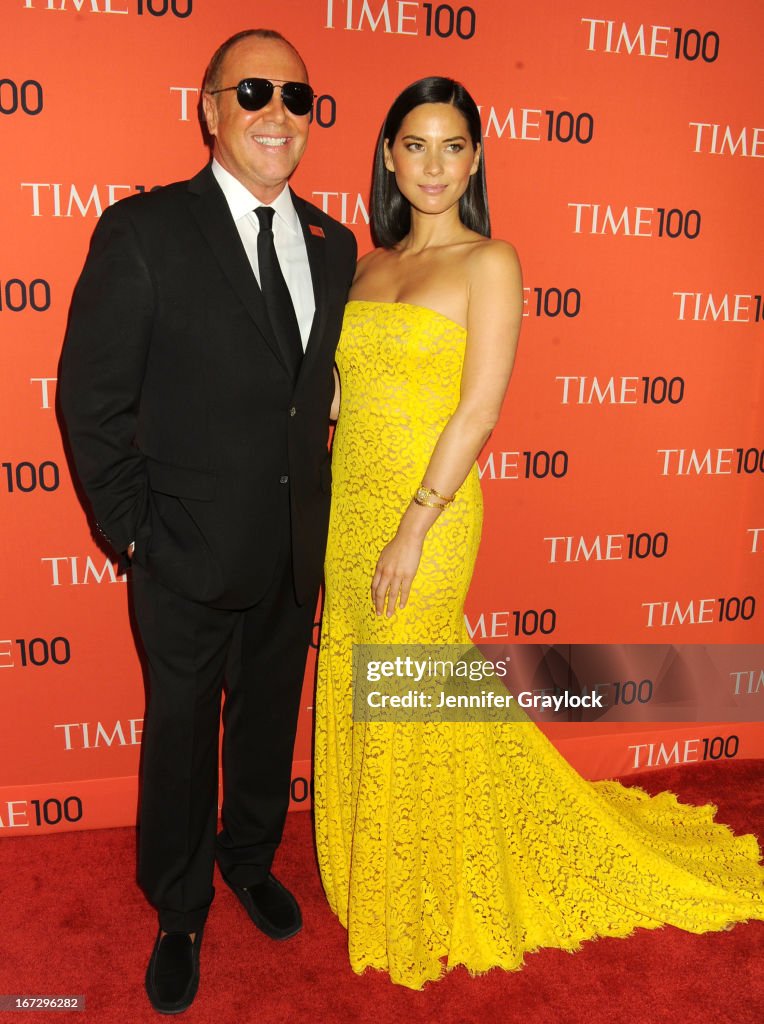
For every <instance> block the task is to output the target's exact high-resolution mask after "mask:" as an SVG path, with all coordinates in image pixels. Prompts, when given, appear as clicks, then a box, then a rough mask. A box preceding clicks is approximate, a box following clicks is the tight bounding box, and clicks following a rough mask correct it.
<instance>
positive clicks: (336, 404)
mask: <svg viewBox="0 0 764 1024" xmlns="http://www.w3.org/2000/svg"><path fill="white" fill-rule="evenodd" d="M332 373H333V374H334V398H332V407H331V409H330V410H329V419H330V420H331V421H332V423H336V422H337V417H338V416H339V414H340V375H339V373H338V372H337V367H336V366H333V367H332Z"/></svg>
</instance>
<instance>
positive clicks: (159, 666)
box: [132, 530, 315, 932]
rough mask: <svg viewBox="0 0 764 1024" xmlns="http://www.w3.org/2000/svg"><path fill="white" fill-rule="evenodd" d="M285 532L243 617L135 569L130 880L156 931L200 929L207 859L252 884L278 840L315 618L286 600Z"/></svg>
mask: <svg viewBox="0 0 764 1024" xmlns="http://www.w3.org/2000/svg"><path fill="white" fill-rule="evenodd" d="M284 533H285V537H284V538H283V543H282V545H281V546H282V549H283V557H282V558H280V559H279V563H278V568H277V570H276V573H275V574H274V578H273V581H272V583H271V585H270V587H269V588H268V591H267V593H266V595H265V597H263V598H262V600H260V601H259V602H258V603H257V604H256V605H254V606H253V607H251V608H246V609H243V610H229V609H221V608H212V607H209V606H207V605H203V604H198V603H196V602H194V601H189V600H187V599H185V598H183V597H181V596H179V595H178V594H175V593H173V592H172V591H170V590H168V589H167V588H165V587H163V586H162V585H161V584H159V583H158V582H157V581H156V580H154V579H153V578H152V577H151V576H150V574H149V573H148V572H147V571H146V570H145V569H143V568H142V567H141V566H138V565H135V564H134V565H133V587H132V595H133V608H134V612H135V618H136V622H137V625H138V630H139V632H140V635H141V640H142V643H143V647H144V649H145V652H146V657H147V660H148V667H149V696H148V704H147V710H146V718H145V721H144V731H143V750H142V770H141V804H140V816H139V829H140V831H139V841H138V881H139V883H140V885H141V886H142V888H143V890H144V892H145V893H146V896H147V897H148V899H149V900H150V902H151V903H152V904H153V905H154V906H155V907H156V909H157V910H158V912H159V924H160V926H161V928H163V929H164V930H165V931H187V932H193V931H196V930H197V929H198V928H200V927H201V926H202V925H203V924H204V921H205V919H206V916H207V912H208V910H209V906H210V904H211V902H212V899H213V896H214V894H215V890H214V888H213V886H212V877H213V869H214V862H215V858H216V857H217V861H218V864H219V866H220V868H221V870H222V872H223V873H224V875H225V876H226V877H227V878H228V879H230V880H231V881H232V882H235V883H236V884H237V885H240V886H247V885H256V884H257V883H258V882H261V881H263V880H264V879H265V878H266V877H267V874H268V871H269V870H270V866H271V863H272V861H273V856H274V854H275V852H276V849H277V847H278V845H279V842H280V840H281V834H282V831H283V827H284V820H285V817H286V812H287V809H288V806H289V791H290V783H291V769H292V756H293V750H294V737H295V732H296V728H297V718H298V714H299V709H300V696H301V692H302V682H303V673H304V670H305V659H306V655H307V651H308V646H309V643H310V638H311V635H312V628H313V615H314V611H315V601H310V602H307V603H306V604H305V605H299V604H298V603H297V600H296V598H295V593H294V584H293V579H292V561H291V553H290V544H289V539H288V534H287V531H286V530H285V531H284ZM255 540H256V539H255V538H253V542H254V541H255ZM224 679H225V704H224V708H223V757H222V761H223V790H224V798H223V808H222V823H223V828H222V831H221V832H220V834H219V835H218V836H217V840H216V836H215V833H216V830H217V810H218V749H219V748H218V744H219V722H220V703H221V694H222V691H223V683H224Z"/></svg>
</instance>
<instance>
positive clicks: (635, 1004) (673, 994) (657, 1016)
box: [0, 761, 764, 1024]
mask: <svg viewBox="0 0 764 1024" xmlns="http://www.w3.org/2000/svg"><path fill="white" fill-rule="evenodd" d="M622 781H628V780H622ZM631 781H632V782H633V783H634V784H636V785H640V786H642V788H644V789H646V790H648V791H649V792H651V793H653V792H658V791H659V790H661V789H672V790H673V791H674V792H676V793H677V794H678V795H679V796H680V798H681V799H683V800H685V801H687V802H691V803H707V802H713V803H715V804H716V805H717V806H718V807H719V814H718V820H720V821H723V822H726V823H727V824H729V825H730V826H731V827H732V828H733V829H734V831H735V832H738V833H741V832H754V833H756V834H757V835H758V836H759V837H762V836H764V764H763V763H762V762H760V761H759V762H757V761H740V762H735V761H728V762H724V763H718V764H708V765H697V766H688V767H683V768H680V769H670V770H666V771H661V772H654V773H647V774H643V775H639V776H634V777H633V778H632V780H631ZM134 846H135V835H134V832H133V830H131V829H112V830H106V831H96V832H74V833H69V834H64V835H57V836H41V837H38V838H27V839H25V838H18V839H17V838H14V839H5V840H4V841H3V842H2V843H0V864H1V865H2V872H3V875H2V877H3V880H4V884H3V895H2V908H3V924H2V941H1V943H0V946H1V948H2V955H1V956H0V994H8V993H25V994H38V995H39V994H46V995H50V994H59V995H64V994H84V995H85V997H86V1001H87V1009H86V1012H85V1013H83V1014H78V1013H74V1014H62V1013H55V1014H53V1013H50V1012H47V1013H43V1012H36V1013H34V1014H32V1015H31V1019H32V1020H33V1021H35V1022H40V1021H46V1020H56V1021H59V1022H61V1021H64V1020H71V1021H77V1020H88V1021H90V1020H92V1021H99V1022H100V1021H103V1022H105V1024H112V1022H114V1024H116V1022H120V1024H122V1022H125V1024H133V1022H142V1021H155V1022H156V1021H158V1020H160V1019H161V1017H160V1016H159V1015H158V1014H155V1013H154V1012H153V1011H152V1010H151V1008H150V1006H149V1004H148V1001H147V999H146V995H145V992H144V991H143V973H144V970H145V967H146V961H147V959H148V956H149V953H150V951H151V946H152V943H153V941H154V935H155V924H154V915H153V912H152V911H151V909H150V908H149V907H148V905H147V904H146V902H145V901H144V899H143V896H142V894H141V893H140V891H139V889H138V888H137V886H136V884H135V882H134ZM275 870H276V873H277V875H278V876H279V877H280V878H281V879H282V880H283V881H284V882H285V883H286V884H287V885H288V886H289V887H290V888H291V889H293V890H294V892H295V893H296V894H297V896H298V899H299V900H300V903H301V904H302V908H303V915H304V919H305V927H304V929H303V931H302V932H301V933H300V934H299V935H298V936H296V937H295V938H294V939H291V940H289V941H288V942H286V943H275V942H271V941H269V940H268V939H266V938H265V937H264V936H262V935H261V934H259V933H258V932H257V931H256V930H255V929H254V928H253V926H252V925H251V924H250V923H249V920H248V919H247V917H246V916H245V914H244V912H243V910H242V909H241V908H240V906H239V904H238V903H237V901H236V900H235V898H234V897H233V895H232V894H231V893H230V892H229V891H228V890H227V889H226V887H225V885H223V884H222V883H220V882H219V884H217V893H218V894H217V898H216V900H215V904H214V906H213V908H212V912H211V914H210V918H209V921H208V923H207V929H206V934H205V938H204V945H203V946H202V982H201V986H200V990H199V995H198V996H197V998H196V1001H195V1003H194V1005H193V1007H192V1008H191V1009H190V1010H189V1011H187V1013H186V1014H184V1015H183V1017H182V1019H183V1020H184V1021H188V1022H189V1024H213V1022H214V1024H229V1022H231V1024H234V1022H236V1024H239V1022H242V1024H247V1022H250V1021H252V1022H255V1021H258V1022H262V1024H287V1022H288V1024H293V1022H296V1021H306V1022H307V1021H311V1022H312V1021H317V1022H321V1024H325V1022H328V1024H346V1022H347V1024H350V1022H352V1024H356V1022H359V1024H361V1022H370V1024H371V1022H373V1024H393V1022H396V1024H398V1022H405V1024H409V1022H411V1024H420V1022H421V1024H425V1022H427V1024H430V1022H433V1021H434V1022H437V1024H494V1022H496V1024H498V1022H501V1024H504V1022H522V1024H537V1022H538V1024H591V1022H595V1024H598V1022H602V1024H642V1022H645V1024H701V1022H702V1024H709V1022H713V1024H761V1022H762V1021H764V978H763V977H762V975H763V974H764V972H763V971H762V953H764V922H752V923H750V924H742V925H738V926H737V927H735V928H733V929H732V930H731V931H729V932H719V933H713V934H708V935H702V936H696V935H688V934H686V933H684V932H681V931H678V930H676V929H674V928H665V929H662V930H658V931H637V932H635V934H634V935H632V936H630V937H629V938H627V939H600V940H597V941H595V942H590V943H587V944H586V945H585V947H584V949H583V950H582V951H581V952H579V953H575V954H569V953H563V952H560V951H556V950H543V951H541V952H539V953H534V954H531V955H529V956H528V957H527V958H526V965H525V967H524V968H523V970H522V971H518V972H515V973H512V974H507V973H503V972H500V971H493V972H491V973H490V974H488V975H485V976H483V977H480V978H470V977H469V975H468V974H467V973H466V972H465V971H463V970H461V969H460V970H457V971H454V972H453V973H451V974H449V975H448V976H447V977H446V978H445V979H444V980H443V981H441V982H438V983H435V984H431V985H429V986H428V987H427V988H426V989H425V991H424V992H411V991H408V990H406V989H402V988H398V987H396V986H394V985H392V984H390V982H389V981H388V979H387V977H386V976H385V975H382V974H368V973H367V974H366V975H364V976H363V977H357V976H356V975H354V974H353V973H352V971H351V970H350V968H349V966H348V963H347V957H346V954H345V934H344V932H343V930H342V928H341V927H340V926H339V924H338V923H337V921H336V920H335V919H334V918H333V917H332V915H331V913H330V912H329V910H328V908H327V906H326V904H325V902H324V899H323V895H322V891H321V884H320V882H319V879H318V873H317V869H316V863H315V858H314V854H313V845H312V836H311V821H310V815H308V814H304V813H296V814H290V815H289V820H288V823H287V829H286V835H285V838H284V842H283V844H282V847H281V850H280V852H279V857H278V860H277V863H276V869H275ZM2 1016H3V1018H4V1019H7V1020H19V1017H10V1016H6V1015H5V1014H3V1015H2ZM27 1019H29V1018H27Z"/></svg>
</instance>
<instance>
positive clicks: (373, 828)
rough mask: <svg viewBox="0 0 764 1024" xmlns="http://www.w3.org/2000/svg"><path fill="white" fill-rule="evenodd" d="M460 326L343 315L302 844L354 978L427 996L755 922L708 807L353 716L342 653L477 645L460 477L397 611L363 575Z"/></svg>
mask: <svg viewBox="0 0 764 1024" xmlns="http://www.w3.org/2000/svg"><path fill="white" fill-rule="evenodd" d="M465 344H466V331H465V330H464V328H463V327H461V326H460V325H458V324H456V323H454V322H453V321H451V320H449V319H448V318H446V317H444V316H442V315H441V314H438V313H435V312H433V311H431V310H427V309H424V308H422V307H419V306H412V305H409V304H406V303H379V302H360V301H351V302H349V303H348V306H347V310H346V314H345V322H344V326H343V332H342V337H341V340H340V344H339V348H338V353H337V365H338V368H339V372H340V378H341V385H342V404H341V412H340V418H339V421H338V424H337V428H336V432H335V439H334V452H333V495H332V512H331V521H330V526H329V543H328V549H327V558H326V597H325V603H324V616H323V623H322V633H321V649H320V654H319V664H318V684H317V694H316V742H315V817H316V844H317V849H318V858H319V866H320V870H321V877H322V881H323V884H324V889H325V891H326V894H327V898H328V900H329V903H330V905H331V907H332V910H333V911H334V913H335V914H336V915H337V916H338V918H339V919H340V921H341V922H342V924H343V925H344V926H345V927H346V928H347V930H348V949H349V955H350V962H351V965H352V967H353V969H354V970H355V971H357V972H359V973H360V972H362V971H363V970H364V969H366V968H368V967H374V968H378V969H382V970H385V971H387V972H388V973H389V974H390V977H391V979H392V980H393V981H394V982H397V983H399V984H402V985H406V986H408V987H410V988H414V989H419V988H421V987H422V986H423V985H424V984H425V983H426V982H427V981H430V980H434V979H436V978H438V977H440V976H441V975H442V974H443V972H444V970H449V969H452V968H453V967H455V966H456V965H457V964H463V965H464V966H466V967H467V969H468V970H469V971H470V972H472V973H475V974H477V973H482V972H484V971H487V970H489V969H491V968H493V967H501V968H504V969H506V970H517V969H519V968H520V967H521V966H522V963H523V958H524V955H525V954H526V953H528V952H531V951H533V950H536V949H539V948H541V947H555V948H559V949H565V950H570V951H572V950H575V949H578V948H579V947H580V944H581V942H582V941H584V940H587V939H593V938H596V937H597V936H607V935H609V936H626V935H628V934H629V933H630V932H632V931H633V930H634V928H636V927H643V928H659V927H662V926H663V925H665V924H671V925H675V926H677V927H679V928H683V929H685V930H687V931H690V932H696V933H702V932H706V931H715V930H719V929H723V928H727V927H731V926H732V925H733V924H734V923H736V922H739V921H745V920H749V919H754V918H757V919H764V869H762V868H761V867H760V866H759V859H760V850H759V845H758V842H757V840H756V838H755V837H754V836H752V835H743V836H735V835H733V834H732V832H731V831H730V830H729V829H728V828H727V826H725V825H722V824H719V823H717V822H715V821H714V814H715V811H716V808H715V807H713V806H712V805H710V804H709V805H706V806H702V807H696V806H691V805H685V804H681V803H679V802H678V801H677V798H676V797H675V796H674V794H672V793H668V792H664V793H660V794H659V795H657V796H655V797H650V796H648V795H647V794H646V793H645V792H644V791H643V790H641V789H639V788H638V787H631V788H627V787H624V786H622V785H621V784H620V783H618V782H615V781H612V780H606V781H602V782H588V781H587V780H585V779H583V778H582V777H581V776H580V775H578V773H577V772H575V771H574V769H573V768H572V767H571V766H570V765H569V764H568V763H567V762H566V761H565V760H564V758H562V757H561V755H560V754H559V753H558V752H557V750H556V749H555V748H554V746H553V745H552V744H551V743H550V742H549V741H548V740H547V739H546V737H545V736H544V734H543V733H542V732H541V731H540V730H539V729H538V728H537V727H536V726H535V725H534V724H533V723H532V722H530V721H529V720H528V719H527V718H526V717H525V716H524V715H523V714H522V712H520V713H519V714H518V720H517V721H513V722H503V723H496V722H465V723H453V722H440V723H438V722H395V723H391V722H367V723H364V722H354V721H353V716H352V709H353V688H352V646H353V644H354V643H356V644H358V643H380V644H383V643H391V644H392V643H398V644H402V643H426V644H430V643H432V644H438V643H447V644H460V643H469V637H468V634H467V632H466V627H465V624H464V617H463V608H464V601H465V598H466V595H467V590H468V588H469V584H470V580H471V577H472V571H473V568H474V565H475V560H476V557H477V550H478V545H479V541H480V531H481V525H482V497H481V492H480V482H479V479H478V474H477V468H476V467H473V469H472V471H471V472H470V475H469V476H468V478H467V480H466V481H465V483H464V484H463V485H462V487H461V488H460V489H459V492H458V494H457V496H456V500H455V501H454V503H453V504H452V505H451V506H449V507H448V509H446V510H445V511H444V512H443V513H441V515H440V516H439V517H438V519H437V520H436V522H435V524H434V525H433V527H432V528H431V530H430V531H429V533H428V535H427V538H426V540H425V545H424V550H423V555H422V561H421V564H420V568H419V571H418V573H417V575H416V577H415V580H414V584H413V587H412V591H411V597H410V599H409V603H408V605H407V607H406V608H405V609H404V610H403V611H398V612H396V614H395V615H394V616H393V617H392V619H387V618H384V617H377V615H376V614H375V612H374V609H373V606H372V602H371V579H372V576H373V573H374V569H375V566H376V563H377V559H378V557H379V554H380V551H381V550H382V548H383V547H384V545H385V544H386V543H387V542H388V541H389V540H390V539H391V538H392V537H393V535H394V534H395V531H396V529H397V526H398V523H399V522H400V518H401V515H402V514H403V512H404V510H405V508H406V507H407V505H408V503H409V502H410V501H411V498H412V496H413V494H414V492H415V490H416V488H417V487H418V486H419V484H420V482H421V480H422V477H423V475H424V472H425V469H426V467H427V464H428V462H429V459H430V455H431V454H432V450H433V448H434V446H435V443H436V441H437V438H438V436H439V434H440V432H441V431H442V429H443V427H444V426H445V424H446V422H447V421H448V419H449V417H450V416H451V414H452V413H453V411H454V410H455V408H456V406H457V404H458V401H459V384H460V377H461V368H462V362H463V359H464V349H465Z"/></svg>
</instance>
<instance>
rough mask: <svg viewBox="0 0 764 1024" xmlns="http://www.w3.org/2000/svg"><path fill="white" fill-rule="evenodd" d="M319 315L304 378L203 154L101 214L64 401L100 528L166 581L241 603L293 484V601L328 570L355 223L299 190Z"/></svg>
mask: <svg viewBox="0 0 764 1024" xmlns="http://www.w3.org/2000/svg"><path fill="white" fill-rule="evenodd" d="M292 198H293V200H294V205H295V208H296V210H297V214H298V216H299V219H300V223H301V225H302V229H303V232H304V235H305V242H306V245H307V250H308V258H309V262H310V269H311V274H312V277H313V287H314V291H315V300H316V315H315V319H314V322H313V328H312V331H311V335H310V339H309V342H308V345H307V349H306V354H305V357H304V359H303V362H302V366H301V369H300V373H299V377H298V379H297V382H296V384H294V385H293V383H292V381H291V378H290V375H289V373H288V370H287V367H286V363H285V361H284V359H283V358H282V355H281V352H280V349H279V345H278V342H277V340H276V338H275V337H274V335H273V333H272V331H271V328H270V324H269V322H268V316H267V313H266V310H265V304H264V301H263V297H262V294H261V292H260V289H259V287H258V285H257V281H256V279H255V277H254V275H253V273H252V269H251V267H250V265H249V262H248V260H247V256H246V253H245V251H244V247H243V245H242V243H241V239H240V238H239V234H238V231H237V229H236V226H235V224H234V222H233V219H232V217H231V214H230V211H229V209H228V205H227V203H226V200H225V197H224V196H223V193H222V191H221V190H220V188H219V186H218V184H217V182H216V181H215V178H214V176H213V174H212V171H211V169H210V167H209V166H208V167H206V168H204V170H202V171H201V172H200V173H199V174H197V175H196V177H195V178H193V179H191V181H188V182H177V183H175V184H173V185H168V186H166V187H165V188H162V189H159V190H157V191H155V192H151V193H146V194H142V195H138V196H131V197H129V198H127V199H124V200H122V201H121V202H119V203H117V204H115V205H114V206H112V207H110V208H109V209H108V210H106V211H105V212H104V214H103V216H102V217H101V219H100V221H99V223H98V225H97V227H96V230H95V232H94V234H93V239H92V243H91V247H90V252H89V255H88V258H87V261H86V263H85V267H84V269H83V271H82V274H81V276H80V279H79V281H78V283H77V286H76V288H75V291H74V297H73V300H72V308H71V313H70V320H69V327H68V330H67V335H66V340H65V343H64V349H63V353H62V358H61V368H60V380H59V400H60V403H61V410H62V413H63V417H64V420H65V423H66V426H67V430H68V434H69V440H70V444H71V448H72V452H73V456H74V461H75V464H76V468H77V472H78V474H79V476H80V479H81V481H82V484H83V486H84V489H85V491H86V493H87V495H88V498H89V500H90V502H91V503H92V506H93V511H94V514H95V518H96V520H97V523H98V529H99V530H100V532H101V533H102V534H103V536H104V537H105V538H106V539H107V540H108V541H109V543H110V544H111V545H112V546H113V548H114V549H115V550H116V551H118V552H120V551H123V550H124V549H125V548H126V547H127V546H128V545H129V543H130V542H131V541H133V540H135V542H136V554H135V559H136V561H139V562H140V563H141V564H144V565H145V566H146V568H147V569H148V570H149V571H150V572H151V573H152V574H153V575H155V577H156V578H157V579H158V580H159V581H160V582H162V583H163V584H165V585H166V586H167V587H169V588H170V589H173V590H175V591H177V592H178V593H180V594H182V595H183V596H185V597H188V598H191V599H193V600H197V601H203V602H205V603H209V604H214V605H217V606H220V607H230V608H238V607H246V606H248V605H251V604H253V603H255V602H256V601H257V600H258V599H259V598H260V596H261V595H262V594H263V593H264V592H265V589H266V587H267V586H268V584H269V582H270V579H271V576H272V574H273V572H274V569H275V562H276V559H277V557H278V554H279V545H278V544H277V543H275V542H274V538H278V537H279V536H280V534H279V530H282V531H283V529H284V518H285V509H286V507H287V505H286V500H285V490H284V489H285V488H288V489H289V508H290V510H291V537H292V557H293V564H294V576H295V587H296V591H297V595H298V599H300V600H310V599H311V597H312V595H313V593H314V592H315V589H316V586H317V584H318V582H319V581H320V578H321V571H322V563H323V554H324V546H325V540H326V528H327V523H328V514H329V491H330V481H331V472H330V464H329V455H328V453H327V446H326V440H327V428H328V415H329V407H330V404H331V397H332V389H333V381H332V365H333V363H334V353H335V348H336V344H337V339H338V337H339V332H340V327H341V323H342V315H343V308H344V304H345V299H346V296H347V292H348V288H349V286H350V282H351V280H352V276H353V272H354V267H355V257H356V243H355V239H354V237H353V235H352V233H351V232H350V231H349V230H348V229H347V228H345V227H343V226H342V225H341V224H338V223H337V222H336V221H334V220H332V219H331V218H330V217H328V216H326V214H324V213H322V212H321V211H320V210H319V209H317V208H316V207H315V206H312V205H311V204H309V203H306V202H304V201H303V200H302V199H300V198H298V197H297V196H295V195H294V194H293V197H292Z"/></svg>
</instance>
